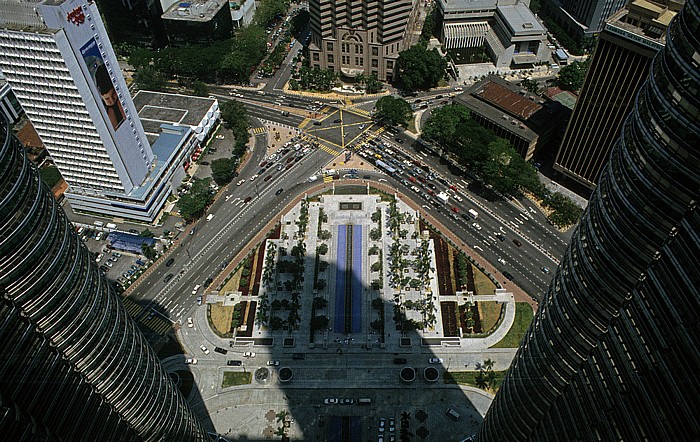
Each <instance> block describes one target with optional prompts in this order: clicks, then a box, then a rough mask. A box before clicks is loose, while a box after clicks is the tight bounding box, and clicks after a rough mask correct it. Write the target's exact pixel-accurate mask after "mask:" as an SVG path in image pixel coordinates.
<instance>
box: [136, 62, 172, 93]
mask: <svg viewBox="0 0 700 442" xmlns="http://www.w3.org/2000/svg"><path fill="white" fill-rule="evenodd" d="M134 77H135V78H134V79H135V82H136V85H137V86H138V88H139V90H148V91H156V92H162V91H164V90H165V85H166V81H165V76H164V75H163V74H162V73H161V72H159V71H158V70H156V68H154V67H152V66H145V67H142V68H139V69H137V70H136V75H135V76H134Z"/></svg>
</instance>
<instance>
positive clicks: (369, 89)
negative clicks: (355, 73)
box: [362, 74, 384, 94]
mask: <svg viewBox="0 0 700 442" xmlns="http://www.w3.org/2000/svg"><path fill="white" fill-rule="evenodd" d="M362 83H363V84H364V85H365V93H367V94H376V93H379V92H380V91H381V90H382V89H383V88H384V83H382V82H381V81H379V78H377V74H370V76H369V77H364V78H363V81H362Z"/></svg>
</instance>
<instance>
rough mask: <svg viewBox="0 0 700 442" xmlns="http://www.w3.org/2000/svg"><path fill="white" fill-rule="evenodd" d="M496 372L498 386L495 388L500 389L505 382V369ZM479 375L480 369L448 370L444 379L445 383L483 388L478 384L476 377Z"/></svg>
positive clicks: (444, 374)
mask: <svg viewBox="0 0 700 442" xmlns="http://www.w3.org/2000/svg"><path fill="white" fill-rule="evenodd" d="M494 373H495V374H496V388H495V390H494V392H495V391H498V389H499V388H501V384H502V383H503V376H504V375H505V373H506V372H505V371H494ZM477 376H479V372H478V371H446V372H445V373H443V375H442V380H443V382H444V383H445V384H459V385H468V386H470V387H476V388H481V387H479V386H478V385H477V384H476V378H477ZM482 390H486V391H490V390H489V389H488V388H482Z"/></svg>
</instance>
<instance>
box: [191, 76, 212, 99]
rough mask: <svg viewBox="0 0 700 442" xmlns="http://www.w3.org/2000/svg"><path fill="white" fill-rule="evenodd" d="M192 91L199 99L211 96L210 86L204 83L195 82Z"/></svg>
mask: <svg viewBox="0 0 700 442" xmlns="http://www.w3.org/2000/svg"><path fill="white" fill-rule="evenodd" d="M192 90H193V92H194V94H195V95H196V96H198V97H207V96H209V86H207V84H206V83H205V82H203V81H199V80H197V81H195V82H194V84H193V85H192Z"/></svg>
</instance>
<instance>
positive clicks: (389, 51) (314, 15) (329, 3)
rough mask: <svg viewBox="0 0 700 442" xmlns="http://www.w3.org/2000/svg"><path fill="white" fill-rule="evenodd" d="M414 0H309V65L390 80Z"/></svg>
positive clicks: (411, 24)
mask: <svg viewBox="0 0 700 442" xmlns="http://www.w3.org/2000/svg"><path fill="white" fill-rule="evenodd" d="M416 5H417V0H393V1H390V0H367V1H362V2H359V1H351V0H310V1H309V13H310V15H311V18H310V20H311V23H310V24H311V41H310V43H309V57H310V60H311V67H312V68H318V69H332V70H334V71H335V72H338V73H340V74H341V75H343V76H345V77H347V78H355V77H357V76H358V75H361V74H363V75H366V76H369V75H372V74H374V75H376V76H377V78H379V79H380V80H382V81H392V79H393V74H394V63H395V62H396V59H397V58H398V56H399V52H401V51H403V50H405V49H408V47H409V45H410V41H411V36H412V32H413V30H414V28H415V26H416V19H417V15H418V8H417V7H416Z"/></svg>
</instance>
